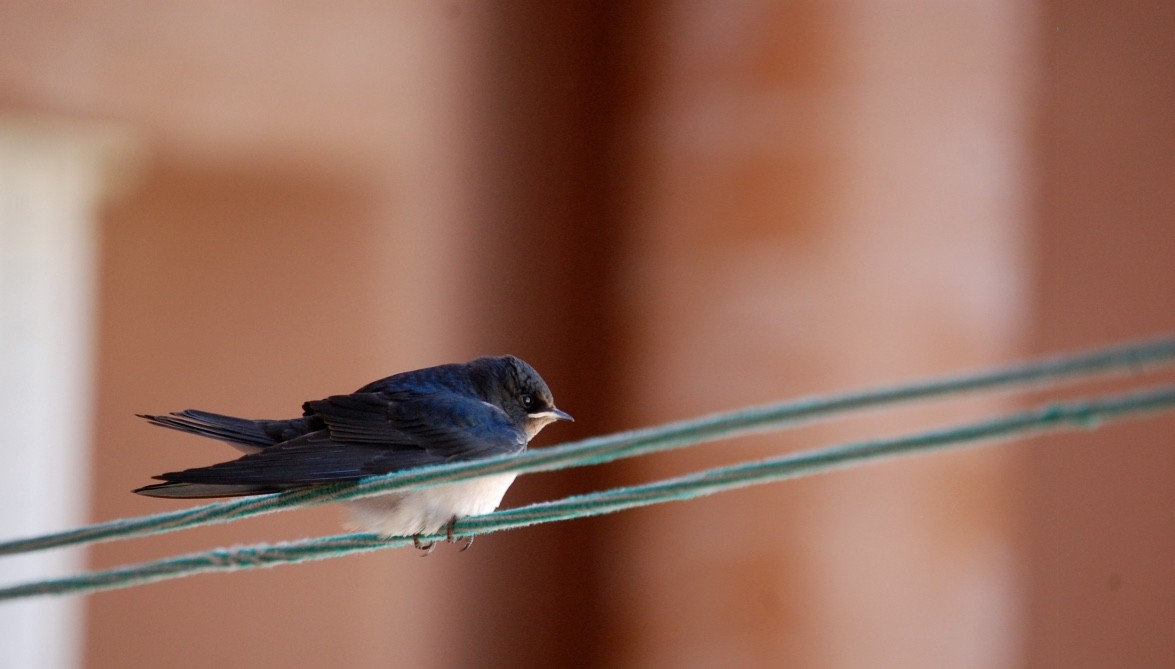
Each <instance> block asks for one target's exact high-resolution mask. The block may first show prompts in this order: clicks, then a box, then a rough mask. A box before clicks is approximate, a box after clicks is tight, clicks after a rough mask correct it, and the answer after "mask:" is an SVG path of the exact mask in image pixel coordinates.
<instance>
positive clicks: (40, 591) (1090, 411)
mask: <svg viewBox="0 0 1175 669" xmlns="http://www.w3.org/2000/svg"><path fill="white" fill-rule="evenodd" d="M1171 408H1175V386H1163V387H1160V388H1156V389H1153V390H1149V391H1145V392H1137V393H1131V394H1122V395H1112V396H1107V397H1101V398H1096V399H1092V400H1085V401H1076V402H1068V403H1063V404H1053V405H1049V406H1045V407H1041V408H1038V409H1035V410H1032V411H1025V412H1022V413H1016V414H1010V415H1006V416H1002V417H999V418H995V419H991V420H986V421H982V422H976V423H969V424H965V425H961V426H957V427H953V428H948V429H940V430H934V431H930V432H922V433H918V434H914V435H910V436H905V437H896V438H889V439H877V440H870V441H862V442H856V443H850V444H845V445H840V446H833V447H830V448H824V449H819V450H813V451H807V452H803V453H797V454H792V455H785V456H780V457H775V458H769V459H766V460H760V461H757V462H747V463H742V464H738V465H734V466H728V467H719V468H716V469H710V470H706V471H702V472H698V473H694V474H690V475H687V476H682V477H678V478H673V479H667V480H663V481H658V482H654V483H649V484H645V485H637V486H630V487H625V488H615V489H611V490H604V491H600V492H594V493H588V494H585V495H577V496H573V497H568V498H565V499H562V500H557V501H552V502H543V503H539V504H532V505H529V506H524V507H519V508H514V509H506V510H503V511H496V512H493V513H489V514H485V515H482V516H471V517H468V518H464V519H461V520H459V521H458V522H457V523H456V525H455V527H454V532H453V534H454V537H457V538H460V537H472V536H475V535H478V534H485V533H488V532H496V531H500V530H505V529H512V528H518V527H524V526H527V525H534V524H537V523H548V522H554V521H559V520H567V519H572V518H582V517H586V516H593V515H600V514H605V513H614V512H616V511H620V510H623V509H630V508H634V507H640V506H647V505H650V504H659V503H663V502H669V501H677V500H686V499H693V498H696V497H701V496H704V495H710V494H713V493H716V492H721V491H726V490H733V489H736V488H742V487H746V486H751V485H758V484H763V483H768V482H773V481H781V480H785V479H791V478H797V477H801V476H810V475H813V474H818V473H822V472H826V471H829V470H832V469H836V468H841V467H848V466H852V465H859V464H862V463H864V462H868V461H873V460H878V459H882V458H892V457H898V456H905V455H913V454H916V453H922V452H930V451H937V450H945V449H948V448H959V447H963V446H968V445H974V444H977V443H981V442H993V441H1000V440H1007V439H1010V438H1013V437H1017V436H1024V435H1028V434H1033V433H1044V432H1052V431H1058V430H1064V429H1068V430H1073V429H1081V428H1085V429H1092V428H1095V427H1097V426H1098V425H1099V424H1100V423H1102V422H1108V421H1113V420H1121V419H1127V418H1138V417H1141V416H1144V415H1148V414H1152V413H1154V412H1157V411H1163V410H1169V409H1171ZM423 539H424V540H426V541H441V540H443V539H445V536H444V535H432V536H429V537H423ZM411 542H412V539H411V538H408V537H394V538H390V539H385V538H381V537H379V536H377V535H374V534H347V535H338V536H331V537H322V538H316V539H306V540H302V541H292V542H284V543H279V544H273V545H266V544H259V545H255V546H243V547H236V548H218V549H215V550H211V551H205V552H202V553H193V554H190V555H184V556H179V557H173V558H168V559H164V560H158V561H155V562H147V563H143V564H139V565H132V566H127V567H119V568H116V569H110V570H106V571H98V572H92V573H88V574H81V575H77V576H70V577H66V578H58V579H48V580H43V581H38V582H33V583H26V584H20V585H15V586H10V587H7V588H0V601H3V600H10V599H16V598H20V597H29V596H34V595H67V594H73V595H78V594H86V593H92V592H98V591H102V590H111V589H116V588H125V587H131V586H135V585H143V584H146V583H152V582H156V581H161V580H166V579H171V578H178V577H182V576H190V575H194V574H200V573H208V572H220V571H237V570H242V569H253V568H257V567H271V566H276V565H279V564H293V563H299V562H306V561H310V560H323V559H327V558H333V557H339V556H343V555H350V554H353V553H362V552H368V551H373V550H378V549H383V548H396V547H400V546H405V545H407V544H409V543H411Z"/></svg>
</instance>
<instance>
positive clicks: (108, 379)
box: [0, 0, 1175, 667]
mask: <svg viewBox="0 0 1175 669" xmlns="http://www.w3.org/2000/svg"><path fill="white" fill-rule="evenodd" d="M405 7H407V4H397V5H394V6H393V5H387V6H379V7H374V6H370V5H367V4H365V3H345V4H342V5H339V4H335V5H331V6H330V7H329V8H327V7H325V6H324V7H322V8H313V7H309V6H307V7H302V8H299V9H291V8H288V7H286V6H284V5H280V6H279V5H277V4H274V5H272V6H267V5H258V4H252V5H248V6H246V5H239V4H237V3H225V4H206V5H199V6H191V7H188V8H186V9H184V10H173V9H165V8H162V7H160V6H156V5H152V4H140V5H136V4H134V3H132V4H131V5H128V6H125V7H122V8H110V7H106V6H100V5H93V4H88V3H64V4H62V5H61V6H60V7H58V8H53V9H48V8H45V6H44V5H43V4H41V3H8V4H7V5H5V6H3V7H0V108H3V109H8V108H11V109H19V110H21V111H25V112H32V113H51V114H62V115H74V116H80V117H87V118H94V117H96V118H102V119H109V120H113V121H117V122H120V123H122V124H125V125H128V126H130V127H132V128H136V129H137V130H138V131H139V132H140V133H141V135H142V137H143V138H144V140H145V142H146V143H147V145H148V146H149V147H150V149H151V155H152V156H153V158H152V159H151V160H150V161H149V162H148V163H146V164H145V165H144V166H143V175H144V180H143V181H142V182H141V184H140V185H139V188H138V190H137V192H136V193H135V194H133V195H132V196H131V197H129V198H127V199H124V200H122V201H121V202H120V203H118V204H117V205H115V206H113V207H112V208H111V209H110V210H109V211H108V212H107V215H106V219H105V220H106V224H105V226H104V228H103V230H102V233H103V242H102V243H103V250H104V251H103V253H104V255H103V266H102V270H101V275H100V280H101V282H102V286H101V291H102V293H101V294H102V297H103V308H102V313H101V322H100V342H99V344H100V349H99V370H98V372H99V386H98V392H97V395H98V397H99V401H98V406H97V407H96V415H97V422H96V426H95V444H96V446H95V453H94V457H93V461H94V463H95V469H94V482H95V485H94V512H93V516H94V518H95V519H109V518H115V517H120V516H127V515H135V514H141V513H147V512H150V511H155V510H159V509H161V508H172V507H174V506H178V505H179V504H178V503H176V504H169V503H166V502H160V501H159V500H149V499H142V498H138V497H135V496H133V495H130V494H129V493H128V492H127V491H128V490H129V489H131V488H133V487H136V486H138V485H141V484H142V483H144V482H145V481H146V477H147V476H149V475H150V474H152V473H156V472H159V471H163V470H166V469H173V468H176V467H183V466H190V465H196V464H202V463H205V462H208V461H209V460H211V459H214V458H217V457H221V456H225V455H228V454H229V453H230V452H229V451H228V450H227V449H224V448H221V447H219V446H217V445H215V444H207V443H201V442H199V441H197V440H194V439H191V438H186V437H184V436H182V435H171V434H167V433H164V432H162V431H158V430H151V429H148V427H147V426H145V425H143V424H142V423H141V422H140V421H138V420H136V419H134V418H133V416H132V414H133V413H134V412H137V411H164V410H170V409H178V408H182V407H186V406H194V407H201V408H207V409H210V410H222V411H231V412H239V413H243V414H255V415H259V416H276V415H284V414H287V413H289V412H291V411H296V410H297V407H298V405H299V403H300V402H301V401H302V400H304V399H309V398H314V397H318V396H321V395H324V394H327V393H333V392H339V391H345V390H348V389H351V388H352V387H355V386H358V385H360V384H362V383H365V382H367V381H369V380H371V379H372V378H375V377H376V376H379V375H383V374H387V373H391V372H394V371H399V370H402V369H407V368H411V367H415V366H420V365H425V364H432V363H436V362H441V361H445V360H453V359H463V358H467V357H471V356H473V355H477V354H481V353H488V352H503V351H510V352H514V353H517V354H519V355H522V356H523V357H525V358H527V359H529V360H531V361H532V362H534V363H535V364H536V366H538V367H539V369H540V370H542V371H543V373H544V375H545V376H546V377H547V380H548V381H550V383H551V385H552V387H553V388H554V390H555V392H556V395H557V397H558V399H559V401H560V405H561V406H563V407H564V408H566V409H568V410H569V411H571V412H572V413H573V414H575V416H576V418H577V422H576V423H575V424H574V425H573V426H559V427H558V428H557V429H558V432H556V431H555V430H554V429H553V430H551V431H549V432H548V433H544V435H543V437H542V441H543V442H544V443H551V442H553V441H556V440H560V439H562V438H570V437H574V436H586V435H588V434H597V433H602V432H606V431H610V430H613V429H620V428H626V427H635V426H639V425H644V424H648V423H651V422H654V421H658V420H665V419H671V418H680V417H686V416H690V415H693V414H696V413H699V412H708V411H715V410H720V409H725V408H732V407H736V406H739V405H741V404H744V403H750V402H762V401H768V400H772V399H777V398H780V397H784V396H788V395H799V394H807V393H812V392H831V391H835V390H838V389H844V388H848V387H852V386H860V385H865V384H878V383H888V382H894V381H897V380H900V379H903V378H913V377H916V376H921V375H928V374H932V373H940V372H943V371H946V370H957V369H960V368H965V367H975V366H980V365H983V364H988V363H994V362H996V361H1003V360H1006V359H1008V358H1010V357H1016V356H1019V355H1022V354H1023V353H1024V352H1026V351H1028V350H1030V349H1052V348H1056V347H1070V346H1074V345H1081V344H1093V343H1096V342H1102V341H1106V340H1109V339H1111V338H1113V337H1118V336H1130V335H1139V334H1145V333H1149V332H1153V331H1155V330H1157V329H1161V328H1164V327H1166V328H1168V329H1170V328H1171V327H1172V322H1171V315H1170V314H1171V310H1170V308H1169V304H1168V303H1169V299H1170V295H1171V294H1172V291H1171V290H1170V285H1169V283H1170V272H1169V268H1170V266H1171V262H1170V260H1171V244H1170V242H1171V240H1172V239H1173V237H1172V236H1171V235H1170V234H1168V232H1167V229H1166V228H1167V227H1169V226H1167V221H1168V220H1169V219H1170V214H1171V212H1172V206H1171V205H1172V203H1171V201H1170V196H1171V193H1172V192H1175V189H1172V188H1171V183H1170V177H1169V176H1168V175H1169V174H1172V173H1175V171H1172V170H1170V169H1168V168H1169V165H1166V163H1165V162H1164V161H1167V162H1169V157H1170V156H1171V155H1175V152H1172V151H1171V148H1172V147H1171V146H1170V140H1171V137H1172V134H1171V132H1170V130H1171V128H1170V118H1169V113H1168V112H1167V110H1168V109H1170V107H1171V105H1170V83H1171V82H1170V79H1169V77H1164V76H1162V72H1163V69H1162V66H1161V60H1162V58H1161V54H1163V53H1166V51H1165V50H1167V47H1169V42H1170V38H1169V36H1167V35H1166V33H1164V32H1163V27H1165V26H1167V25H1170V24H1171V21H1170V20H1169V19H1170V18H1171V17H1166V18H1164V17H1162V16H1160V14H1161V12H1163V11H1166V10H1165V9H1164V7H1163V6H1160V3H1149V2H1134V3H1129V4H1128V5H1121V4H1120V3H1119V4H1117V5H1114V9H1109V8H1108V7H1109V5H1106V8H1104V9H1103V10H1102V11H1103V12H1104V13H1101V14H1099V13H1097V11H1095V9H1094V8H1093V5H1092V4H1089V5H1088V6H1086V5H1080V7H1084V9H1080V10H1079V9H1078V8H1074V7H1077V6H1072V7H1071V6H1070V5H1066V6H1065V7H1061V6H1060V5H1051V4H1046V5H1045V6H1044V7H1043V10H1042V14H1041V15H1040V16H1035V15H1033V14H1032V10H1031V8H1030V7H1027V6H1022V5H1021V3H1013V2H1005V3H993V2H980V1H976V2H970V3H940V4H935V3H930V4H926V3H921V4H911V5H909V6H906V5H901V6H898V5H893V4H886V5H884V6H882V5H880V4H877V3H866V2H850V3H838V4H836V5H835V6H831V5H829V4H827V3H820V2H790V3H761V2H749V1H748V2H733V3H731V2H727V3H709V2H701V1H685V0H682V1H672V2H670V1H666V2H659V3H647V4H641V5H640V6H639V7H638V6H636V4H634V3H627V2H611V3H598V2H593V3H587V2H567V3H547V2H534V3H509V4H508V5H503V6H497V5H493V4H490V3H472V2H470V3H451V4H449V5H446V6H444V7H433V5H432V4H431V3H421V5H420V6H419V7H415V8H410V9H406V8H405ZM1098 7H1101V5H1098ZM1168 32H1169V31H1168ZM1034 104H1035V105H1037V107H1038V109H1037V111H1036V112H1034V108H1033V105H1034ZM1034 114H1035V116H1034ZM1034 123H1036V124H1037V125H1035V126H1034ZM1034 133H1035V134H1034ZM1123 221H1127V222H1129V223H1130V225H1126V224H1124V223H1123ZM1125 296H1129V298H1128V299H1127V297H1125ZM1006 406H1008V405H1007V403H1006V401H1005V400H1000V399H997V400H988V401H981V402H975V403H952V404H949V405H946V404H943V405H934V406H929V407H925V408H923V409H919V410H908V411H902V412H897V413H894V414H885V415H878V416H868V417H863V418H858V419H853V420H850V421H845V422H843V423H837V424H835V425H828V426H816V427H812V428H808V429H805V430H802V431H799V432H796V433H789V434H788V435H786V436H771V437H759V438H755V439H744V440H739V441H732V442H729V443H723V444H716V445H711V446H708V447H703V448H699V449H696V450H693V451H689V452H683V453H677V454H672V455H666V456H663V457H657V458H649V459H647V460H643V461H638V462H631V463H625V464H618V465H613V466H608V467H602V468H597V469H592V470H590V471H589V470H585V471H577V472H567V473H560V474H552V475H543V476H534V477H525V478H524V479H522V480H520V481H519V482H518V483H517V484H516V485H515V487H514V489H512V490H511V492H510V494H509V495H508V496H507V499H506V504H507V505H518V504H522V503H525V502H528V501H532V500H537V499H544V498H550V497H554V496H559V495H564V494H567V493H569V492H576V491H583V490H589V489H594V488H597V487H600V486H604V485H617V484H622V483H629V482H636V481H644V480H649V479H651V478H654V477H661V476H668V475H671V474H676V473H680V472H683V471H686V470H688V469H693V468H697V467H703V466H711V465H717V464H720V463H730V462H734V461H739V460H745V459H748V458H754V457H761V456H764V455H768V454H774V453H779V452H783V451H788V450H794V449H799V448H805V447H810V446H816V445H822V444H825V443H830V442H835V441H842V440H845V439H850V438H855V437H859V436H862V435H873V434H878V433H885V434H889V433H896V432H898V431H902V430H908V429H910V428H911V427H913V426H924V425H927V424H933V425H938V424H943V423H947V422H950V421H953V420H959V419H962V418H964V417H967V416H972V415H976V414H977V413H978V412H990V411H993V410H997V409H1000V408H1003V407H1006ZM1170 424H1171V423H1170V420H1169V419H1168V420H1165V421H1161V422H1155V423H1151V424H1147V425H1140V426H1137V427H1131V428H1114V429H1113V430H1111V431H1106V432H1104V433H1097V434H1093V435H1088V436H1082V437H1080V438H1072V439H1071V438H1069V437H1065V438H1062V439H1052V440H1049V441H1047V442H1034V443H1033V444H1032V445H1023V444H1022V445H1014V446H1004V447H998V448H995V449H989V450H984V451H974V452H966V453H958V454H952V455H944V456H937V457H932V458H925V459H922V460H918V461H910V462H898V463H888V464H884V465H878V466H875V467H870V468H867V469H864V470H861V471H853V472H841V473H837V474H833V475H829V476H825V477H821V478H818V479H813V480H807V481H800V482H796V483H793V484H789V485H782V486H774V487H769V488H762V489H756V490H748V491H742V492H737V493H730V494H726V495H722V496H717V497H713V498H710V499H706V500H701V501H695V502H690V503H684V504H676V505H671V506H667V507H664V508H659V509H650V510H643V511H636V512H631V513H626V514H622V515H617V516H612V517H606V518H599V519H592V520H584V521H577V522H573V523H563V524H559V525H555V526H550V527H542V528H533V529H527V530H525V531H518V532H509V533H504V534H501V535H497V536H492V537H487V538H483V539H481V540H479V541H478V543H477V544H476V545H475V547H474V548H473V550H472V551H470V552H467V553H463V554H457V553H456V552H454V551H450V550H444V549H441V550H438V551H437V552H436V553H435V554H434V555H432V556H431V557H429V558H428V559H427V560H422V559H420V558H419V557H417V556H415V555H414V554H412V553H411V552H410V551H390V552H386V553H383V554H377V555H369V556H365V557H360V558H348V559H345V560H335V561H328V562H323V563H317V564H311V565H301V566H297V567H284V568H278V569H273V570H264V571H258V572H251V573H248V574H233V575H222V576H205V577H197V578H192V579H185V580H181V581H172V582H168V583H162V584H156V585H152V586H149V587H143V588H137V589H133V590H124V591H119V592H112V593H105V594H101V595H98V596H95V597H93V598H90V599H89V600H88V603H89V609H88V613H89V624H88V628H87V635H88V639H87V644H88V653H87V664H88V666H92V667H122V666H131V665H137V664H146V663H158V662H161V661H165V662H166V663H167V664H168V666H174V667H188V666H190V667H204V666H209V665H210V664H213V663H218V664H226V665H227V664H231V665H234V666H235V665H242V666H244V665H255V666H273V665H278V664H283V665H286V666H320V665H327V664H336V665H340V666H348V667H350V666H354V667H375V666H389V665H392V666H396V665H399V664H403V665H406V666H407V665H411V666H470V665H471V664H477V665H478V666H650V667H655V666H715V665H716V664H731V665H733V664H738V665H740V666H779V665H788V666H803V667H857V666H871V667H876V666H901V667H909V666H976V667H998V666H1017V665H1020V664H1024V665H1026V666H1082V662H1083V661H1084V662H1086V664H1085V665H1084V666H1112V665H1115V664H1116V662H1114V661H1113V660H1114V658H1120V657H1124V656H1125V655H1124V654H1125V653H1127V652H1131V653H1134V654H1133V655H1129V656H1128V657H1129V658H1130V659H1131V660H1137V661H1132V662H1129V663H1128V664H1130V666H1158V665H1157V664H1155V661H1156V659H1161V658H1163V657H1169V656H1171V655H1172V652H1173V651H1172V648H1171V643H1172V637H1171V635H1170V634H1169V632H1166V631H1164V627H1163V624H1162V623H1163V621H1165V620H1170V619H1171V617H1172V616H1171V615H1170V614H1171V610H1170V607H1169V603H1170V602H1169V598H1166V599H1164V598H1163V595H1162V593H1165V592H1171V591H1172V590H1173V588H1172V587H1171V586H1172V584H1171V583H1170V580H1169V576H1167V575H1165V573H1164V572H1163V571H1162V568H1163V562H1162V558H1163V556H1167V555H1170V554H1171V552H1172V551H1171V550H1170V539H1171V537H1172V535H1171V532H1170V527H1169V526H1170V523H1169V513H1167V514H1166V515H1164V513H1165V510H1168V509H1170V508H1172V506H1171V504H1170V499H1169V497H1170V495H1169V493H1168V492H1166V489H1167V488H1168V487H1169V486H1166V485H1165V481H1164V477H1163V474H1164V473H1165V472H1168V471H1170V469H1171V468H1170V462H1169V458H1167V457H1166V456H1164V455H1163V445H1164V442H1163V439H1164V438H1165V435H1167V434H1169V432H1170ZM1167 450H1169V449H1167ZM1105 472H1110V473H1111V475H1109V476H1104V475H1103V474H1104V473H1105ZM337 519H338V511H337V510H335V509H330V508H322V509H315V510H309V511H300V512H295V513H288V514H280V515H278V516H273V517H268V518H264V519H256V520H250V521H247V522H243V523H239V524H233V525H229V526H222V527H215V528H207V529H202V530H199V531H192V532H183V533H178V534H174V535H168V536H165V537H159V538H156V539H152V540H140V541H132V542H126V543H119V544H112V545H109V546H102V547H99V548H97V549H96V550H95V551H94V553H93V564H94V566H96V567H102V566H109V565H114V564H122V563H127V562H135V561H140V560H145V559H152V558H156V557H160V556H163V555H167V554H171V553H175V552H179V551H191V550H198V549H203V548H207V547H210V546H217V545H225V544H234V543H254V542H258V541H272V540H280V539H285V538H295V537H301V536H307V535H319V534H327V533H334V532H336V531H337V524H336V521H337ZM1086 547H1094V548H1089V549H1086ZM1165 579H1166V580H1165ZM1115 584H1116V585H1115ZM1128 628H1129V629H1128Z"/></svg>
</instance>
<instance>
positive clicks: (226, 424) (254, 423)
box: [136, 409, 322, 453]
mask: <svg viewBox="0 0 1175 669" xmlns="http://www.w3.org/2000/svg"><path fill="white" fill-rule="evenodd" d="M136 415H138V416H139V417H140V418H145V419H147V420H148V421H149V422H150V423H151V424H152V425H158V426H160V427H166V428H169V429H172V430H179V431H180V432H187V433H189V434H195V435H199V436H201V437H209V438H212V439H217V440H220V441H223V442H227V443H229V444H232V445H233V446H236V447H237V448H239V449H240V450H242V451H245V452H246V453H256V452H257V451H259V450H262V449H264V448H266V447H267V446H272V445H274V444H277V443H281V442H283V441H288V440H290V439H293V438H295V437H299V436H302V435H303V434H306V433H307V432H311V431H313V430H316V429H321V427H322V425H320V423H321V421H320V420H318V419H316V418H313V417H303V418H293V419H290V420H250V419H247V418H236V417H233V416H225V415H222V414H218V413H212V412H210V411H199V410H196V409H185V410H183V411H177V412H173V413H170V414H168V415H166V416H153V415H149V414H136Z"/></svg>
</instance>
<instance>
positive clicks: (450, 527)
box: [445, 516, 473, 553]
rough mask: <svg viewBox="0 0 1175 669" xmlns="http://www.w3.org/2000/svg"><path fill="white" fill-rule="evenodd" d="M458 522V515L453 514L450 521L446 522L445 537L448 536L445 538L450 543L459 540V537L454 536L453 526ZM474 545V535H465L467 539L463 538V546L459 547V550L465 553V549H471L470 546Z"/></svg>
mask: <svg viewBox="0 0 1175 669" xmlns="http://www.w3.org/2000/svg"><path fill="white" fill-rule="evenodd" d="M456 524H457V516H453V517H452V518H450V519H449V522H448V523H446V524H445V537H446V538H445V540H446V541H448V542H449V543H454V542H455V541H456V540H457V538H456V537H455V536H453V527H454V526H455V525H456ZM472 545H473V535H472V534H471V535H469V536H467V537H465V539H464V540H463V543H462V545H461V548H458V549H457V552H458V553H464V552H465V551H467V550H469V547H470V546H472Z"/></svg>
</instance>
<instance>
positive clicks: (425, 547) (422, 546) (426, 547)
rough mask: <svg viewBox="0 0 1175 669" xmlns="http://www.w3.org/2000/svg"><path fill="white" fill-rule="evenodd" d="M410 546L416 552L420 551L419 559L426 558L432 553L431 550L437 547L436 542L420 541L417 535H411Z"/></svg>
mask: <svg viewBox="0 0 1175 669" xmlns="http://www.w3.org/2000/svg"><path fill="white" fill-rule="evenodd" d="M412 545H413V546H415V547H416V550H418V551H422V552H421V554H420V557H428V556H429V554H430V553H432V551H433V549H434V548H436V547H437V542H435V541H427V542H426V541H421V540H420V535H419V534H413V535H412Z"/></svg>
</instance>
